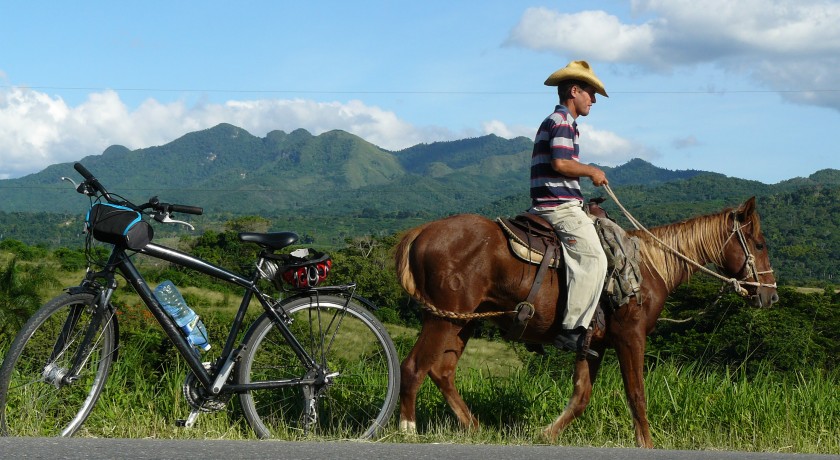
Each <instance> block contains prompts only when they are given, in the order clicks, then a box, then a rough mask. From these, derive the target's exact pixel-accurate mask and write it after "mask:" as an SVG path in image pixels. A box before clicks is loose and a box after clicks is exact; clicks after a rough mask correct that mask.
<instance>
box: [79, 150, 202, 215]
mask: <svg viewBox="0 0 840 460" xmlns="http://www.w3.org/2000/svg"><path fill="white" fill-rule="evenodd" d="M73 169H75V170H76V171H77V172H78V173H79V174H81V175H82V177H84V178H85V181H84V182H83V183H82V184H81V185H79V187H78V188H77V189H76V191H77V192H79V193H83V194H86V195H87V194H89V193H88V191H89V190H92V191H93V192H96V193H99V194H101V195H102V196H103V197H105V199H106V200H108V202H109V203H117V202H118V200H116V199H114V198H112V197H111V194H109V193H108V191H107V190H105V187H103V186H102V184H100V183H99V180H98V179H97V178H96V177H94V175H93V174H91V172H90V171H88V169H87V168H85V167H84V166H83V165H82V164H81V163H75V164H74V165H73ZM120 204H124V205H128V206H129V207H131V208H134V209H136V210H138V211H141V210H143V209H149V208H151V209H152V210H154V211H157V212H162V213H165V214H169V213H172V212H180V213H182V214H194V215H197V216H200V215H202V214H203V213H204V209H203V208H201V207H198V206H187V205H183V204H170V203H161V202H160V201H158V199H157V197H152V198H150V199H149V202H148V203H146V204H144V205H142V206H136V205H134V204H132V203H129V202H120Z"/></svg>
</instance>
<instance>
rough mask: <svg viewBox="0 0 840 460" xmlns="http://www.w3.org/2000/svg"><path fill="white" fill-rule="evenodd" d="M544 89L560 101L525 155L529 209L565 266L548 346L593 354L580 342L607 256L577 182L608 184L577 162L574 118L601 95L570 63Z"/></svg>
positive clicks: (587, 72) (585, 71)
mask: <svg viewBox="0 0 840 460" xmlns="http://www.w3.org/2000/svg"><path fill="white" fill-rule="evenodd" d="M545 84H546V85H547V86H557V94H558V96H559V98H560V103H559V104H558V105H557V106H556V107H555V108H554V112H553V113H552V114H551V115H549V116H548V117H546V119H545V120H544V121H543V122H542V124H540V127H539V130H538V131H537V135H536V137H535V138H534V150H533V153H532V155H531V209H529V210H528V211H529V212H530V213H532V214H536V215H538V216H540V217H542V218H544V219H545V220H547V221H548V222H549V223H551V225H552V226H553V227H554V230H555V231H556V232H557V234H558V235H559V236H560V240H561V242H562V250H563V256H564V259H565V266H566V287H567V299H566V313H565V316H564V317H563V329H562V331H561V332H560V334H559V335H558V336H557V337H556V338H555V340H554V343H555V344H556V345H558V346H560V347H562V348H565V349H568V350H572V351H578V352H584V353H588V354H590V355H593V356H597V353H595V352H594V351H592V350H589V349H588V345H586V344H587V343H588V341H586V340H584V339H585V336H586V330H587V328H588V326H589V324H590V322H591V321H592V317H593V315H594V314H595V311H596V309H597V307H598V302H599V299H600V297H601V291H602V288H603V285H604V277H605V276H606V273H607V257H606V255H605V254H604V249H603V248H602V246H601V241H600V239H599V237H598V234H597V232H596V230H595V225H594V224H593V221H592V219H590V218H589V217H588V216H587V215H586V213H585V212H584V211H583V201H584V200H583V193H582V192H581V189H580V178H581V177H589V178H590V179H591V180H592V183H593V184H594V185H595V186H596V187H600V186H602V185H605V184H607V183H608V181H607V177H606V175H605V174H604V171H602V170H601V169H599V168H597V167H595V166H592V165H588V164H584V163H581V162H580V159H579V157H578V155H579V152H580V145H579V143H578V138H579V132H578V128H577V118H578V117H579V116H584V117H585V116H587V115H589V111H590V110H591V108H592V104H594V103H595V94H596V93H597V94H600V95H602V96H604V97H608V96H607V92H606V90H604V84H603V83H601V80H599V79H598V77H596V76H595V73H594V72H593V71H592V68H591V67H590V66H589V63H587V62H586V61H573V62H570V63H569V65H567V66H566V67H564V68H562V69H560V70H558V71H556V72H554V73H553V74H551V75H550V76H549V77H548V79H547V80H546V81H545Z"/></svg>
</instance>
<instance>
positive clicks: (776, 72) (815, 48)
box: [0, 0, 840, 183]
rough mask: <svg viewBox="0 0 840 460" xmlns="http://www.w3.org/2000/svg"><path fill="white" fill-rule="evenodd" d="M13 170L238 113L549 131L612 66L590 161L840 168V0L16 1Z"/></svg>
mask: <svg viewBox="0 0 840 460" xmlns="http://www.w3.org/2000/svg"><path fill="white" fill-rule="evenodd" d="M0 11H2V14H0V43H2V44H3V45H2V46H0V179H3V178H14V177H20V176H23V175H26V174H30V173H33V172H37V171H40V170H41V169H43V168H44V167H46V166H48V165H50V164H54V163H59V162H69V161H75V160H78V159H81V158H82V157H85V156H88V155H95V154H100V153H102V151H103V150H105V149H106V148H107V147H108V146H110V145H114V144H119V145H124V146H126V147H128V148H131V149H137V148H144V147H149V146H153V145H161V144H165V143H167V142H170V141H172V140H174V139H177V138H178V137H180V136H182V135H184V134H186V133H188V132H192V131H197V130H201V129H206V128H210V127H212V126H215V125H216V124H218V123H223V122H224V123H231V124H234V125H236V126H240V127H242V128H244V129H246V130H248V131H249V132H251V133H252V134H254V135H257V136H264V135H265V134H266V133H267V132H269V131H272V130H275V129H280V130H284V131H287V132H289V131H292V130H294V129H297V128H304V129H307V130H309V131H310V132H312V133H313V134H320V133H322V132H324V131H328V130H332V129H342V130H345V131H348V132H351V133H353V134H356V135H358V136H361V137H362V138H364V139H366V140H368V141H370V142H372V143H374V144H376V145H379V146H380V147H383V148H386V149H389V150H399V149H402V148H406V147H409V146H411V145H415V144H417V143H421V142H426V143H428V142H434V141H445V140H453V139H460V138H466V137H476V136H481V135H484V134H488V133H494V134H497V135H500V136H503V137H514V136H526V137H529V138H532V137H533V135H534V133H535V131H536V128H537V126H538V125H539V123H540V122H541V121H542V119H543V118H544V117H545V116H546V115H547V114H548V113H549V112H550V111H551V110H552V109H553V107H554V104H555V103H556V99H557V98H556V93H555V92H554V91H553V88H549V87H546V86H544V85H543V81H544V80H545V78H546V77H547V76H548V75H549V74H551V73H552V72H553V71H554V70H556V69H558V68H560V67H563V66H564V65H566V63H568V62H569V61H570V60H577V59H584V60H588V61H589V62H590V63H591V64H592V66H593V67H594V69H595V71H596V73H597V74H598V76H599V77H600V78H601V80H602V81H603V82H604V83H605V86H606V89H607V92H608V93H609V94H610V97H609V98H603V97H599V98H598V100H597V103H596V104H595V106H594V107H593V110H592V112H591V114H590V115H589V116H588V117H586V118H582V119H580V120H579V122H580V125H581V136H582V138H581V144H582V151H581V160H582V161H585V162H595V163H599V164H603V165H609V166H616V165H620V164H623V163H625V162H627V161H629V160H630V159H632V158H643V159H645V160H647V161H650V162H652V163H653V164H655V165H657V166H660V167H664V168H668V169H701V170H708V171H715V172H720V173H723V174H726V175H729V176H735V177H741V178H746V179H753V180H758V181H761V182H765V183H776V182H779V181H781V180H785V179H789V178H792V177H797V176H808V175H810V174H812V173H813V172H815V171H817V170H820V169H824V168H835V169H840V159H838V158H840V156H838V152H837V150H838V145H840V72H837V71H836V69H838V68H840V28H838V27H837V24H840V2H837V1H811V0H790V1H787V0H739V1H731V0H707V1H703V2H698V1H696V0H688V1H685V0H637V1H591V2H579V1H577V2H572V1H553V2H526V1H514V0H505V1H494V0H485V1H472V0H464V1H453V0H446V1H438V0H429V1H425V2H402V1H399V2H398V1H393V2H391V1H365V2H346V1H344V2H338V1H331V0H326V1H318V2H303V1H299V2H292V1H279V0H278V1H268V0H266V1H256V0H255V1H240V2H230V1H214V0H205V1H201V2H197V1H196V2H192V1H178V2H172V1H155V0H149V1H144V2H114V1H108V2H106V1H79V2H59V1H42V2H12V1H6V0H0Z"/></svg>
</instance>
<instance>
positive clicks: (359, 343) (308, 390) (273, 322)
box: [0, 163, 399, 438]
mask: <svg viewBox="0 0 840 460" xmlns="http://www.w3.org/2000/svg"><path fill="white" fill-rule="evenodd" d="M74 168H75V169H76V171H78V172H79V173H80V174H81V175H82V176H83V177H84V181H83V182H81V183H80V184H78V185H77V186H76V191H77V192H79V193H82V194H84V195H87V196H89V197H90V200H91V211H89V212H88V216H87V217H86V222H87V224H86V225H87V226H88V227H89V228H88V229H87V232H88V235H87V238H91V235H92V236H93V237H94V238H95V239H97V240H98V241H104V242H107V243H111V244H112V245H113V247H112V249H111V252H110V256H109V257H108V260H107V262H105V263H104V264H102V265H101V266H99V267H98V268H101V270H94V269H92V268H91V266H90V265H89V267H88V270H87V273H86V276H85V278H84V280H83V281H82V282H81V283H80V284H79V285H78V286H74V287H70V288H67V289H65V290H64V292H63V293H62V294H61V295H59V296H58V297H56V298H54V299H52V300H50V301H49V302H47V303H46V304H45V305H44V306H43V307H41V308H40V309H39V310H38V311H37V312H36V313H35V314H34V315H33V316H32V317H31V318H30V319H29V320H28V321H27V322H26V324H25V325H24V326H23V328H22V329H21V330H20V332H18V334H17V335H16V337H15V338H14V340H13V341H12V344H11V345H10V348H9V350H8V352H7V354H6V356H5V359H4V360H3V364H2V367H0V434H2V435H6V436H10V435H11V436H71V435H72V434H73V433H75V432H76V431H77V430H78V429H79V428H80V427H81V426H82V424H83V423H84V421H85V419H87V417H88V416H89V415H90V413H91V411H92V410H93V408H94V406H95V404H96V402H97V400H98V398H99V396H100V394H101V392H102V390H103V388H104V386H105V383H106V381H107V380H108V376H109V372H110V370H111V366H112V364H113V363H114V361H115V359H116V358H117V351H118V349H119V333H118V332H119V327H118V324H117V315H116V308H115V306H114V305H113V304H112V303H111V297H112V294H113V293H114V291H115V289H116V288H117V274H119V275H121V276H122V277H123V278H124V279H125V280H126V282H127V283H128V284H129V285H130V286H131V287H132V288H133V289H134V291H135V292H136V293H137V295H138V296H139V297H140V299H141V300H142V302H143V303H144V304H145V306H146V307H147V308H148V310H149V311H150V312H151V313H152V315H153V316H154V318H155V319H156V320H157V322H158V323H159V324H160V326H161V327H162V329H163V331H164V333H165V335H166V337H168V339H169V340H170V341H171V342H172V343H173V344H174V346H175V348H176V350H177V352H178V354H180V356H181V357H182V358H183V359H184V360H185V361H186V364H187V365H188V367H189V370H190V374H189V375H188V377H187V379H186V381H185V383H184V395H185V397H186V398H185V399H186V400H187V401H188V403H189V405H190V407H191V411H190V415H189V417H188V418H187V419H185V420H181V421H179V425H182V426H187V427H192V426H193V425H194V424H195V422H196V419H197V418H198V416H199V414H201V413H203V412H211V411H218V410H222V409H223V408H225V407H226V406H227V403H228V402H229V400H230V399H232V398H233V396H234V395H237V396H238V397H239V406H240V407H241V411H242V414H243V415H244V417H245V419H246V420H247V422H248V423H249V425H250V426H251V428H252V429H253V430H254V432H255V433H256V435H257V436H258V437H260V438H268V437H277V436H278V435H284V436H286V437H288V436H289V435H290V434H291V435H292V436H295V435H298V436H299V435H300V434H302V435H304V436H308V435H319V436H325V437H340V438H348V437H353V438H372V437H374V436H376V435H377V434H378V433H380V431H381V430H382V428H383V427H385V426H386V424H387V423H388V421H389V420H390V417H391V415H392V414H393V412H394V408H395V405H396V397H397V388H398V387H399V372H398V365H399V363H398V360H397V352H396V349H395V347H394V344H393V342H392V340H391V338H390V336H389V335H388V333H387V331H386V330H385V328H384V327H383V325H382V324H381V323H380V322H379V320H377V318H376V317H375V316H374V315H373V314H371V313H370V312H369V310H372V309H375V306H374V305H373V304H372V303H371V302H370V301H368V300H366V299H365V298H363V297H361V296H358V295H356V294H355V284H354V283H350V284H347V285H341V286H321V285H319V284H318V282H319V281H322V280H323V278H324V277H325V275H326V273H325V272H324V271H325V270H323V269H324V267H323V264H324V258H323V257H322V258H320V259H318V260H313V259H305V258H304V259H300V260H298V259H295V260H293V262H294V263H289V264H287V265H286V264H285V263H287V262H289V260H290V259H289V256H288V255H284V254H276V253H275V251H279V250H281V249H283V248H287V247H288V246H291V245H293V244H295V243H296V242H297V241H298V235H296V234H295V233H292V232H278V233H240V234H239V237H240V239H241V240H242V241H245V242H250V243H254V244H256V245H258V246H259V248H260V251H259V255H258V259H257V261H256V263H255V270H254V272H253V273H252V274H251V276H242V275H240V274H236V273H234V272H232V271H229V270H227V269H224V268H221V267H218V266H216V265H213V264H211V263H209V262H207V261H205V260H202V259H200V258H198V257H195V256H192V255H190V254H187V253H185V252H181V251H178V250H176V249H172V248H169V247H165V246H161V245H158V244H155V243H153V242H152V236H153V231H152V229H151V227H150V226H149V225H148V223H146V224H145V225H133V226H132V227H131V228H132V229H133V230H126V231H125V232H124V234H122V235H120V234H118V232H117V231H115V230H114V229H113V228H106V227H107V225H106V223H105V222H104V221H105V219H104V218H101V219H99V221H96V220H95V218H96V217H97V216H96V215H94V216H91V214H101V212H100V211H102V209H103V208H97V206H106V205H111V208H108V209H107V210H108V211H112V212H114V213H115V214H114V215H112V216H111V217H115V219H114V221H119V220H120V219H122V218H125V217H128V218H132V217H134V216H135V215H136V216H137V218H136V219H134V220H135V223H142V222H146V221H145V219H143V218H142V217H146V216H151V217H152V218H154V220H156V221H158V222H161V223H170V224H184V225H187V226H189V227H192V226H191V225H190V224H189V223H187V222H184V221H179V220H175V219H172V217H171V215H172V214H173V213H185V214H196V215H200V214H202V213H203V210H202V209H201V208H198V207H194V206H183V205H175V204H168V203H161V202H160V201H159V200H158V199H157V197H153V198H151V199H150V200H149V201H148V203H145V204H143V205H140V206H137V205H134V204H132V203H130V202H129V201H127V200H125V199H123V198H122V197H120V196H119V195H116V194H111V193H109V192H108V191H107V190H106V189H105V187H103V186H102V184H100V182H99V181H98V180H97V179H96V178H95V177H94V176H93V175H92V174H91V173H90V172H89V171H88V170H87V169H86V168H85V167H84V166H82V165H81V164H80V163H76V164H75V165H74ZM64 179H67V180H69V181H70V182H73V184H74V185H76V183H75V182H74V181H72V180H71V179H68V178H64ZM132 213H134V214H132ZM146 227H148V228H146ZM97 231H98V233H97ZM87 243H88V244H87V245H86V247H87V248H88V250H89V249H90V243H91V241H90V240H89V239H88V240H87ZM135 254H143V255H145V256H148V257H152V258H156V259H160V260H163V261H166V262H169V263H171V264H174V265H178V266H182V267H186V268H189V269H191V270H195V271H197V272H199V273H203V274H205V275H209V276H211V277H213V278H216V279H219V280H222V281H224V282H227V283H230V284H233V285H235V286H238V287H240V288H243V289H244V294H243V297H242V302H241V304H240V306H239V309H238V310H237V312H236V314H235V316H234V318H233V322H232V324H231V327H230V332H229V334H228V336H227V339H226V341H225V343H224V348H223V349H222V351H221V354H220V355H221V356H220V357H219V358H218V359H217V360H216V361H215V362H213V363H202V361H201V359H200V358H201V356H200V354H199V352H198V351H197V350H196V349H195V348H193V347H192V346H191V345H190V343H189V341H188V339H187V337H186V336H185V335H184V334H183V333H182V332H181V330H179V328H178V325H177V324H176V323H175V322H174V320H173V319H172V318H171V317H170V316H169V315H168V314H167V313H166V312H165V310H164V309H163V307H162V306H161V303H160V302H159V301H158V300H157V299H156V297H155V295H154V292H153V291H152V289H150V287H149V286H148V284H147V283H146V281H145V279H144V278H143V276H142V275H141V274H140V272H139V271H138V268H137V267H136V266H135V264H134V263H133V261H132V257H133V256H134V255H135ZM319 263H320V264H322V266H321V272H319V271H318V267H317V265H318V264H319ZM290 267H291V268H290ZM284 273H285V274H287V275H288V274H301V275H303V279H300V280H298V281H299V282H300V283H299V288H297V289H295V288H292V289H291V290H286V291H285V295H287V297H285V298H282V297H283V295H284V294H282V293H281V294H278V296H277V297H278V298H277V299H275V298H273V297H271V296H270V295H269V294H268V293H266V292H264V291H263V290H261V289H260V287H259V286H258V284H259V283H258V281H260V280H262V279H269V280H270V281H272V282H274V283H278V282H279V278H280V277H281V276H282V275H283V274H284ZM313 273H314V278H313ZM263 284H264V283H263ZM278 292H281V291H280V290H279V289H278ZM289 292H291V293H290V294H289ZM252 299H256V300H258V302H259V304H260V305H262V307H263V310H264V312H263V313H262V314H261V315H259V317H258V318H257V319H256V320H254V322H253V323H251V324H250V326H249V327H248V329H247V331H246V332H245V334H244V337H243V338H242V339H241V341H240V340H239V339H238V337H239V334H240V332H242V331H245V329H243V325H244V319H245V315H246V310H247V309H248V307H249V304H250V302H251V300H252Z"/></svg>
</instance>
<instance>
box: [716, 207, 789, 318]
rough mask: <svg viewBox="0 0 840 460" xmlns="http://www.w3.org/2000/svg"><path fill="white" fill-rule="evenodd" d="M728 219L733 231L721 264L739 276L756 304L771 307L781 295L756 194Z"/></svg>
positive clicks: (729, 272) (738, 278)
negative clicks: (756, 202)
mask: <svg viewBox="0 0 840 460" xmlns="http://www.w3.org/2000/svg"><path fill="white" fill-rule="evenodd" d="M729 219H730V220H731V227H730V228H731V229H732V233H731V234H730V235H729V238H728V239H727V241H726V244H724V247H723V264H722V266H721V267H720V268H721V269H722V270H723V271H724V272H726V273H727V275H728V276H731V277H733V278H735V279H736V280H738V284H739V285H740V287H741V288H743V289H745V290H746V292H747V296H748V297H749V299H750V303H752V305H753V306H757V307H769V306H770V305H772V304H774V303H776V302H778V301H779V295H778V293H777V292H776V278H775V277H774V276H773V269H772V267H771V266H770V254H769V252H768V250H767V242H766V241H765V239H764V234H763V233H762V232H761V220H760V219H759V216H758V213H757V212H756V210H755V197H752V198H750V199H749V200H747V201H746V202H744V203H743V204H742V205H741V206H739V207H738V208H737V209H734V210H732V212H731V213H730V216H729Z"/></svg>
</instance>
